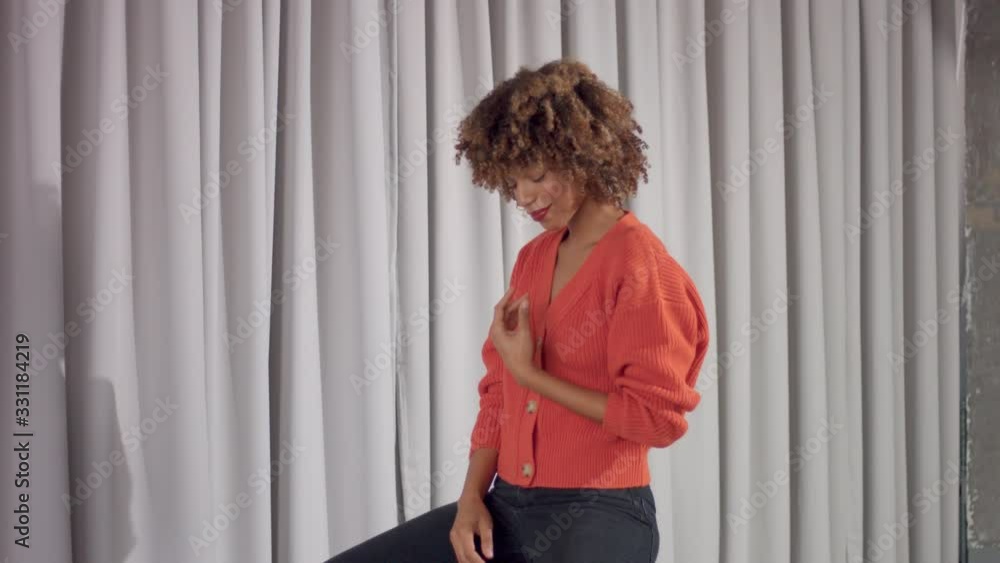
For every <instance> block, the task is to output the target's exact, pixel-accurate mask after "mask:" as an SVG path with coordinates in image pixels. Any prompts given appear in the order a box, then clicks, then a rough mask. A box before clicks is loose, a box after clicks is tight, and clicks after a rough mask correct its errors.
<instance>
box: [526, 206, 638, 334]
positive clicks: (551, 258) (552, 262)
mask: <svg viewBox="0 0 1000 563" xmlns="http://www.w3.org/2000/svg"><path fill="white" fill-rule="evenodd" d="M633 219H634V215H633V213H632V212H631V211H629V210H625V213H624V214H623V215H622V216H621V217H619V218H618V220H617V221H615V223H614V225H612V226H611V228H610V229H608V230H607V231H605V233H604V234H603V235H601V238H600V239H598V240H597V242H596V243H595V244H594V247H593V248H592V249H590V252H589V253H588V254H587V256H586V257H585V258H584V259H583V263H582V264H580V267H579V268H577V270H576V272H574V273H573V275H572V276H570V278H569V279H568V280H567V281H566V283H565V284H563V286H562V288H561V289H560V290H559V293H557V294H556V296H555V298H554V299H553V298H552V288H553V286H554V285H555V274H556V262H557V260H558V259H559V246H560V245H561V244H562V241H563V237H565V236H566V231H567V230H568V229H569V226H564V227H562V228H561V229H559V231H558V232H557V233H556V234H555V235H554V236H553V237H552V239H551V240H552V242H551V243H550V244H549V248H548V249H547V251H548V254H547V256H546V257H545V258H546V260H545V272H544V276H545V277H544V278H543V279H544V280H545V283H544V284H541V285H543V286H544V287H543V288H542V289H543V291H544V293H543V295H542V297H544V299H543V300H539V301H536V302H540V303H545V304H546V305H545V310H544V312H543V313H542V317H541V318H547V317H548V318H552V319H553V320H556V319H554V315H556V314H558V313H559V312H560V311H562V308H563V307H565V306H568V304H569V303H571V302H572V301H574V300H575V295H576V294H577V293H578V292H579V291H580V290H581V289H583V287H584V286H585V285H586V280H587V279H589V278H590V277H591V275H590V270H592V269H593V268H595V267H597V266H596V265H597V264H598V263H599V262H600V260H601V253H602V251H603V249H604V248H605V247H606V246H607V243H608V241H609V240H610V239H611V238H612V236H613V235H614V234H615V231H617V230H618V229H619V228H620V227H622V226H623V225H624V224H626V223H629V222H631V221H632V220H633ZM560 316H561V315H560Z"/></svg>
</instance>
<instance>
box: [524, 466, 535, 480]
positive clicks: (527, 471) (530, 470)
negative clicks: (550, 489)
mask: <svg viewBox="0 0 1000 563" xmlns="http://www.w3.org/2000/svg"><path fill="white" fill-rule="evenodd" d="M534 472H535V468H534V467H532V466H531V464H530V463H525V464H524V465H522V466H521V473H523V474H524V476H525V477H531V474H532V473H534Z"/></svg>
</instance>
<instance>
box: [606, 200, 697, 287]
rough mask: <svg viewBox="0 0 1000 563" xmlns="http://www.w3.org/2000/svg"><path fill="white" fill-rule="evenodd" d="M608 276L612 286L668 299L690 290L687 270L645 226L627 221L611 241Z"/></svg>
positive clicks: (689, 278) (691, 285)
mask: <svg viewBox="0 0 1000 563" xmlns="http://www.w3.org/2000/svg"><path fill="white" fill-rule="evenodd" d="M611 242H612V244H613V246H614V248H613V249H611V252H609V253H608V255H609V263H608V269H607V271H608V273H609V274H610V276H609V277H610V278H611V281H612V283H613V284H614V285H616V286H620V285H625V286H629V287H630V288H633V289H635V290H636V291H637V292H639V293H648V292H652V293H655V294H659V295H660V296H661V298H665V299H668V300H674V299H683V298H685V296H686V295H687V294H689V293H690V292H691V290H693V288H694V283H693V281H692V280H691V277H690V275H689V274H688V272H687V270H685V269H684V267H683V266H682V265H681V264H680V262H678V261H677V259H676V258H675V257H674V255H673V254H672V253H671V252H670V251H669V249H668V248H667V246H666V245H665V244H664V243H663V240H662V239H660V237H659V236H658V235H657V234H656V233H655V232H654V231H653V230H652V229H651V228H650V227H649V226H647V225H646V224H645V223H642V222H639V221H638V220H636V221H631V222H630V223H629V224H628V225H624V226H623V228H622V229H621V231H620V232H619V234H618V236H617V237H615V240H613V241H611Z"/></svg>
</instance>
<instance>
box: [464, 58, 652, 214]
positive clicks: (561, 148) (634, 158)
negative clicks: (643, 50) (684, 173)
mask: <svg viewBox="0 0 1000 563" xmlns="http://www.w3.org/2000/svg"><path fill="white" fill-rule="evenodd" d="M632 109H633V106H632V102H631V101H629V99H628V98H626V97H625V96H623V95H622V94H621V93H620V92H618V91H617V90H614V89H613V88H611V87H609V86H608V85H607V84H605V83H604V82H602V81H601V80H600V79H599V78H598V77H597V75H596V74H594V73H593V72H592V71H591V70H590V68H588V67H587V65H585V64H584V63H582V62H579V61H575V60H572V59H561V60H555V61H552V62H549V63H546V64H545V65H543V66H541V67H540V68H538V69H537V70H530V69H528V68H526V67H521V68H520V69H519V70H518V71H517V73H516V74H515V75H514V76H513V77H511V78H508V79H507V80H505V81H503V82H501V83H500V84H498V85H497V86H496V87H495V88H494V89H493V90H492V91H490V92H489V93H488V94H487V95H486V96H485V97H483V99H482V100H480V102H479V103H478V104H477V105H476V107H475V108H473V110H472V111H471V112H470V113H469V115H467V116H466V117H465V118H464V119H463V120H462V121H461V122H460V123H459V125H458V142H457V143H456V144H455V151H456V153H455V163H456V164H459V163H460V162H461V160H462V157H463V156H464V157H465V158H467V159H468V160H469V163H470V164H471V167H472V182H473V183H474V184H476V185H477V186H481V187H483V188H485V189H486V190H488V191H491V192H492V191H499V192H500V195H501V196H502V197H503V198H504V199H505V200H506V201H511V200H512V199H514V185H512V184H511V183H510V173H511V171H512V170H518V169H525V168H529V167H531V166H534V165H537V164H541V165H543V166H545V168H546V169H552V170H556V171H559V172H562V173H564V174H566V175H567V176H568V177H569V179H570V180H571V181H572V182H573V183H574V184H575V185H580V186H582V187H583V190H584V193H586V194H587V195H589V196H591V197H593V198H594V199H596V200H598V201H602V202H612V203H615V204H616V205H617V206H618V207H622V206H623V205H624V203H625V201H626V200H627V199H628V197H629V196H630V195H634V194H635V193H636V191H637V190H638V183H639V177H640V176H641V177H642V179H643V181H644V182H648V181H649V177H648V176H647V174H646V170H647V168H648V166H649V163H648V161H647V160H646V155H645V153H644V152H643V151H644V149H646V148H647V146H648V145H647V144H646V142H645V141H643V140H642V138H641V137H640V136H639V134H641V133H642V128H641V127H640V126H639V124H638V123H637V122H636V121H635V119H633V117H632Z"/></svg>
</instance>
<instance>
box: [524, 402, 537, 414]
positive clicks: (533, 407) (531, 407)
mask: <svg viewBox="0 0 1000 563" xmlns="http://www.w3.org/2000/svg"><path fill="white" fill-rule="evenodd" d="M536 410H538V403H537V402H535V400H534V399H532V400H530V401H528V408H527V411H528V412H529V413H532V412H535V411H536Z"/></svg>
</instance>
